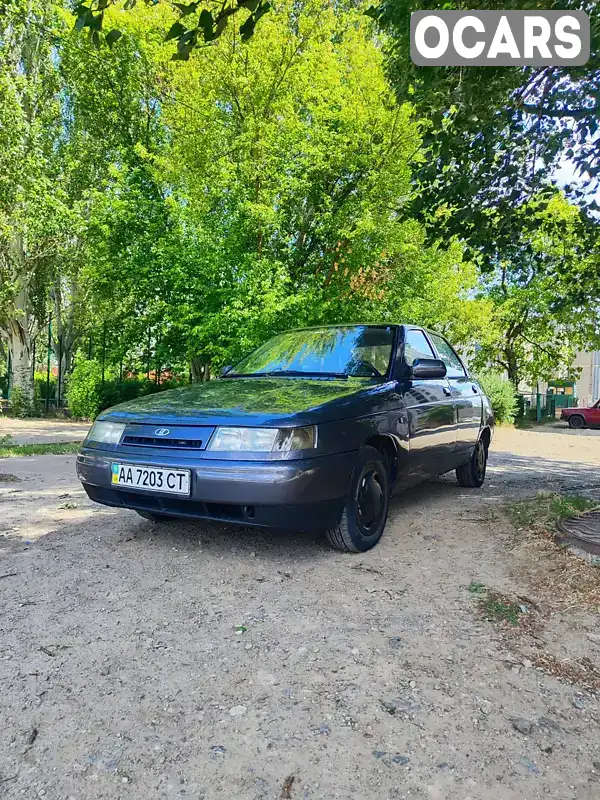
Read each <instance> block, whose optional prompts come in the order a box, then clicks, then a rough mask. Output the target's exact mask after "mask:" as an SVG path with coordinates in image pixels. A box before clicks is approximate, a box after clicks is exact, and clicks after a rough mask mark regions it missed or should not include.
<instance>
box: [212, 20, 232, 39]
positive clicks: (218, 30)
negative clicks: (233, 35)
mask: <svg viewBox="0 0 600 800" xmlns="http://www.w3.org/2000/svg"><path fill="white" fill-rule="evenodd" d="M228 22H229V19H228V18H227V17H221V19H220V20H219V21H218V22H217V24H216V26H215V39H218V38H219V36H220V35H221V34H222V33H223V31H224V30H225V28H226V27H227V23H228Z"/></svg>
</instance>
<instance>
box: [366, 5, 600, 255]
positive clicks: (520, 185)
mask: <svg viewBox="0 0 600 800" xmlns="http://www.w3.org/2000/svg"><path fill="white" fill-rule="evenodd" d="M474 5H475V7H476V8H477V9H478V10H479V9H480V10H485V9H496V8H498V4H497V3H494V2H491V0H480V2H478V3H475V4H473V3H463V2H450V3H449V2H445V0H434V1H433V2H431V0H427V2H425V0H383V2H382V3H381V4H379V5H377V6H376V7H375V8H373V9H371V11H370V12H369V13H371V14H372V15H373V16H374V17H376V18H377V19H378V20H379V23H380V24H381V26H382V27H383V28H384V29H385V30H386V31H387V32H388V34H389V35H390V37H391V44H390V46H389V47H388V55H389V60H388V69H389V75H390V78H391V80H392V83H393V84H394V86H395V88H396V91H397V93H398V96H399V97H400V99H403V98H406V97H410V98H411V101H412V102H413V103H414V104H415V107H416V109H417V111H418V113H419V115H420V116H422V117H423V118H424V119H427V120H428V121H429V129H428V131H427V134H426V135H425V141H424V144H425V146H426V148H427V150H428V158H427V159H425V160H424V161H423V162H422V164H421V166H420V168H419V170H418V172H417V175H416V179H417V181H418V184H419V189H420V190H419V193H418V196H417V198H416V202H415V204H414V206H413V212H414V213H417V214H420V215H425V216H427V215H430V214H432V212H435V211H436V210H437V209H451V210H452V213H446V214H443V215H441V216H436V217H435V218H434V219H433V220H432V224H433V225H435V226H436V229H437V232H438V235H439V232H440V231H441V230H445V231H446V232H447V234H448V235H454V234H455V233H456V232H460V234H461V237H462V238H465V239H467V240H468V241H469V243H471V242H473V243H474V245H475V247H476V248H478V249H483V250H484V251H485V236H486V231H485V227H484V223H485V219H484V218H483V214H484V212H485V209H486V208H489V207H490V206H492V205H493V206H495V207H496V208H497V209H498V211H499V213H500V214H501V215H502V216H503V217H504V218H505V219H506V222H507V225H506V226H505V231H506V232H507V233H508V229H509V228H510V226H511V224H514V228H515V230H517V231H518V230H519V228H518V225H519V224H522V221H519V220H518V219H517V220H514V219H513V217H512V210H513V209H514V208H515V207H517V206H519V205H521V204H522V203H524V202H526V201H528V200H529V199H530V198H531V196H532V194H534V193H536V192H539V190H540V189H541V188H542V187H543V185H544V184H545V183H546V182H547V180H548V178H549V176H550V175H551V174H552V170H553V169H554V168H555V167H556V165H557V163H558V162H559V160H560V159H561V158H569V159H571V161H572V163H573V165H574V167H575V168H576V169H577V170H578V171H579V172H580V173H581V175H583V176H585V177H586V182H587V183H588V186H587V187H586V188H585V192H588V195H587V201H588V202H589V203H590V204H591V205H592V206H593V207H595V201H594V199H593V193H592V192H591V191H590V190H592V189H593V186H595V185H597V179H598V176H599V175H600V147H599V142H600V139H599V138H598V136H597V135H596V134H597V132H598V125H599V123H600V103H599V102H598V83H599V81H600V7H599V6H598V4H597V3H594V2H582V1H581V0H541V2H523V1H522V0H507V2H505V3H503V4H502V8H503V9H521V10H528V9H533V10H536V11H537V10H539V9H542V8H543V9H561V10H565V9H567V10H568V9H579V10H585V11H587V13H588V14H589V15H590V20H591V29H592V55H591V58H590V61H589V62H588V63H587V64H586V65H584V66H582V67H553V66H545V67H539V68H535V67H530V68H521V67H512V68H507V67H497V68H495V67H468V68H452V67H417V66H416V65H415V64H413V63H412V61H411V59H410V42H409V31H410V13H411V12H412V11H417V10H422V9H428V10H436V9H444V10H447V9H465V8H473V7H474ZM584 199H586V198H584V197H583V196H581V195H580V196H579V200H584ZM442 226H443V227H442Z"/></svg>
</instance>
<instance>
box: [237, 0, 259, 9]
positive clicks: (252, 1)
mask: <svg viewBox="0 0 600 800" xmlns="http://www.w3.org/2000/svg"><path fill="white" fill-rule="evenodd" d="M259 2H260V0H238V6H239V7H240V8H246V9H248V11H254V10H255V9H256V8H257V7H258V4H259Z"/></svg>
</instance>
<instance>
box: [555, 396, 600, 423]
mask: <svg viewBox="0 0 600 800" xmlns="http://www.w3.org/2000/svg"><path fill="white" fill-rule="evenodd" d="M560 418H561V419H564V420H566V421H567V422H568V423H569V428H594V427H596V426H598V427H599V428H600V400H596V402H595V403H594V405H593V406H590V407H589V408H563V410H562V412H561V415H560Z"/></svg>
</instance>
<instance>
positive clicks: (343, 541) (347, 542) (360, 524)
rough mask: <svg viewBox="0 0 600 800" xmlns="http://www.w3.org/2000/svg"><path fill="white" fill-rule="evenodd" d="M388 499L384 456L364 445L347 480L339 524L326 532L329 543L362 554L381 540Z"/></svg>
mask: <svg viewBox="0 0 600 800" xmlns="http://www.w3.org/2000/svg"><path fill="white" fill-rule="evenodd" d="M389 501H390V478H389V473H388V468H387V464H386V460H385V458H384V456H383V455H382V454H381V453H380V452H379V450H376V449H375V448H374V447H369V446H365V447H363V448H362V449H361V450H360V452H359V453H358V458H357V460H356V464H355V466H354V470H353V472H352V477H351V479H350V488H349V490H348V496H347V499H346V505H345V506H344V511H343V513H342V518H341V520H340V522H339V525H336V527H335V528H330V529H329V530H328V531H327V532H326V533H327V539H328V541H329V544H331V545H332V546H333V547H335V549H336V550H342V551H343V552H345V553H364V552H365V551H366V550H370V549H371V547H374V546H375V545H376V544H377V542H378V541H379V540H380V539H381V536H382V534H383V530H384V528H385V523H386V521H387V516H388V509H389Z"/></svg>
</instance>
